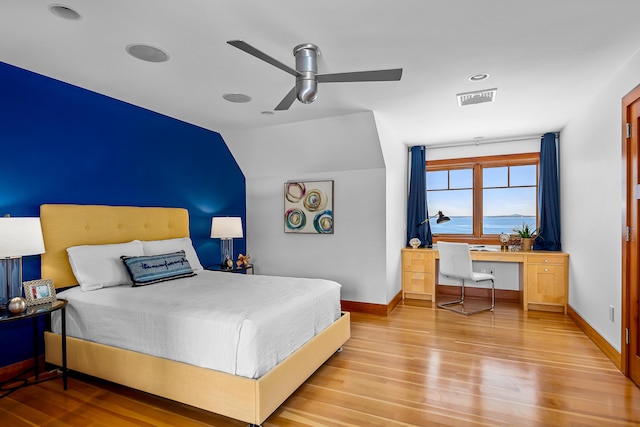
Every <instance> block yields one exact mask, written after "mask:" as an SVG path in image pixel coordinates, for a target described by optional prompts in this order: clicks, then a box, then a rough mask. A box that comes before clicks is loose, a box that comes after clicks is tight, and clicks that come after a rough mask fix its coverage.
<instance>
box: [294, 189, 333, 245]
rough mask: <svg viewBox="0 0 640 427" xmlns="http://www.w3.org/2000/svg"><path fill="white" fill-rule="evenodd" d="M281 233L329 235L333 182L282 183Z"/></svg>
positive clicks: (331, 217)
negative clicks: (282, 214)
mask: <svg viewBox="0 0 640 427" xmlns="http://www.w3.org/2000/svg"><path fill="white" fill-rule="evenodd" d="M284 232H285V233H301V234H333V181H288V182H286V183H285V184H284Z"/></svg>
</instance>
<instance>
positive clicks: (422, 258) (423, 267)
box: [402, 251, 434, 273]
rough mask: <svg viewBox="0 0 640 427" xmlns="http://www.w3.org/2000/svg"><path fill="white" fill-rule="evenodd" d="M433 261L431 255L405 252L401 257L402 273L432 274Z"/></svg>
mask: <svg viewBox="0 0 640 427" xmlns="http://www.w3.org/2000/svg"><path fill="white" fill-rule="evenodd" d="M433 268H434V261H433V254H432V253H424V252H422V253H421V252H420V251H415V252H405V253H404V254H403V256H402V270H403V271H421V272H426V273H433Z"/></svg>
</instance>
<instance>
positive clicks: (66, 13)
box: [49, 4, 82, 21]
mask: <svg viewBox="0 0 640 427" xmlns="http://www.w3.org/2000/svg"><path fill="white" fill-rule="evenodd" d="M49 12H51V13H53V14H54V15H56V16H57V17H59V18H62V19H68V20H70V21H76V20H78V19H80V18H82V16H81V15H80V14H79V13H78V12H76V11H75V10H73V9H71V8H70V7H69V6H64V5H62V4H50V5H49Z"/></svg>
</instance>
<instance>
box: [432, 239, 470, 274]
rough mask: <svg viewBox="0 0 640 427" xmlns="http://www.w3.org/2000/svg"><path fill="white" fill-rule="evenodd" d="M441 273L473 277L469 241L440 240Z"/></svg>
mask: <svg viewBox="0 0 640 427" xmlns="http://www.w3.org/2000/svg"><path fill="white" fill-rule="evenodd" d="M438 253H439V257H440V273H441V274H443V275H445V276H449V277H455V278H458V279H472V277H473V266H472V263H471V253H470V252H469V244H468V243H452V242H442V241H438Z"/></svg>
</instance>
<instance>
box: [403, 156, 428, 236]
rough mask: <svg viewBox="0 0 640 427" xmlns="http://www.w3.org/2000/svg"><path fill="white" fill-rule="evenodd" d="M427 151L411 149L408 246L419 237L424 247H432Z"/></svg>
mask: <svg viewBox="0 0 640 427" xmlns="http://www.w3.org/2000/svg"><path fill="white" fill-rule="evenodd" d="M426 166H427V150H426V147H424V146H415V147H411V172H410V174H411V175H410V181H409V205H408V208H407V246H409V240H411V239H413V238H414V237H417V238H418V239H420V241H421V242H422V246H431V243H432V236H431V226H430V225H429V221H427V222H425V223H424V224H421V222H422V221H424V220H425V219H428V218H429V211H428V209H427V175H426V172H425V169H426Z"/></svg>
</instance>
